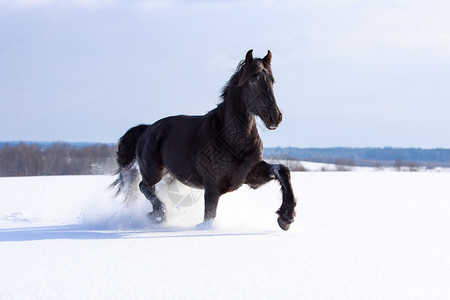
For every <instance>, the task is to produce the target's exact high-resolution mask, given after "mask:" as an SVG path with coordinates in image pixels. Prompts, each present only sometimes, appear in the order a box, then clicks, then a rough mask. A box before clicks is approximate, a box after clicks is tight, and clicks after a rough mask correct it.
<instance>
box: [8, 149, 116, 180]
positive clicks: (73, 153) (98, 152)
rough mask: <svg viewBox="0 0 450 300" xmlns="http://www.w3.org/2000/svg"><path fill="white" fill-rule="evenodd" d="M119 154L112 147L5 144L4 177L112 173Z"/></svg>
mask: <svg viewBox="0 0 450 300" xmlns="http://www.w3.org/2000/svg"><path fill="white" fill-rule="evenodd" d="M115 151H116V146H115V145H109V144H81V146H80V144H68V143H42V144H38V143H11V144H9V143H1V144H0V176H40V175H86V174H106V173H111V172H113V170H114V169H115V168H116V165H115V160H114V155H115Z"/></svg>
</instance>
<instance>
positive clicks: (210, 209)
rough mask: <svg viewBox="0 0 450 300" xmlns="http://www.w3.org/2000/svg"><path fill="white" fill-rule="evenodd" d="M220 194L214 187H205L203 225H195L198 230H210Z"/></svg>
mask: <svg viewBox="0 0 450 300" xmlns="http://www.w3.org/2000/svg"><path fill="white" fill-rule="evenodd" d="M219 197H220V193H219V191H218V190H217V188H215V187H205V217H204V220H203V223H200V224H198V225H197V228H198V229H207V228H210V227H211V226H212V225H213V223H214V219H215V218H216V212H217V205H218V203H219Z"/></svg>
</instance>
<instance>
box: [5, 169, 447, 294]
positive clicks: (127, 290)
mask: <svg viewBox="0 0 450 300" xmlns="http://www.w3.org/2000/svg"><path fill="white" fill-rule="evenodd" d="M112 181H113V178H112V177H110V176H59V177H58V176H55V177H24V178H0V204H1V205H0V299H29V298H33V299H105V298H107V299H144V298H145V299H448V297H449V295H450V173H431V172H427V173H422V172H411V173H404V172H320V173H317V172H303V173H295V172H294V173H292V183H293V187H294V191H295V194H296V197H297V198H298V206H297V218H296V221H295V223H294V224H293V225H292V226H291V229H290V230H289V231H287V232H284V231H282V230H281V229H280V228H279V227H278V225H277V221H276V219H277V216H276V214H275V211H276V210H277V209H278V207H279V206H280V204H281V195H280V190H279V186H278V184H277V183H276V182H272V183H269V184H267V185H266V186H263V187H261V188H260V189H257V190H251V189H250V188H247V187H245V186H244V187H242V188H240V189H239V190H238V191H236V192H233V193H229V194H226V195H224V196H222V198H221V200H220V202H219V208H218V217H217V220H216V223H215V225H214V227H213V228H211V229H209V230H196V229H195V225H196V224H197V223H199V222H201V221H202V215H203V207H202V206H203V201H198V202H196V203H195V205H193V206H190V207H179V208H177V207H176V206H175V205H173V204H171V202H170V201H167V200H168V199H167V197H164V195H163V194H164V187H162V188H160V194H161V197H162V198H164V199H165V201H166V203H167V205H168V210H169V216H168V218H169V220H168V222H167V224H164V225H158V226H156V225H152V224H149V223H148V222H147V219H146V214H147V213H148V212H149V211H151V205H150V204H149V203H147V202H146V200H145V199H144V198H140V199H139V200H138V201H137V202H136V203H135V205H133V206H128V207H126V206H124V205H123V204H122V203H121V199H114V198H111V195H112V192H111V191H109V190H108V189H107V186H108V185H109V184H110V183H111V182H112Z"/></svg>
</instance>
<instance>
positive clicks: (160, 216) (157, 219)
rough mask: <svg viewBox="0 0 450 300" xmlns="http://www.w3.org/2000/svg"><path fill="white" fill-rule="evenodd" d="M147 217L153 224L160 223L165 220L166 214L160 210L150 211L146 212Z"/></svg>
mask: <svg viewBox="0 0 450 300" xmlns="http://www.w3.org/2000/svg"><path fill="white" fill-rule="evenodd" d="M148 218H149V219H150V222H152V223H153V224H160V223H162V222H164V221H165V220H166V215H165V214H164V213H161V212H153V211H152V212H150V213H148Z"/></svg>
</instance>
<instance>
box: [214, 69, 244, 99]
mask: <svg viewBox="0 0 450 300" xmlns="http://www.w3.org/2000/svg"><path fill="white" fill-rule="evenodd" d="M244 64H245V60H242V61H241V62H240V63H239V64H238V66H237V68H236V71H235V72H234V74H233V75H231V77H230V80H228V82H227V83H226V84H225V86H224V87H223V88H222V93H221V94H220V98H222V101H224V100H225V98H226V97H227V94H228V89H229V88H230V86H235V85H237V84H236V82H237V81H238V80H239V79H238V74H239V72H240V71H241V69H242V67H243V66H244Z"/></svg>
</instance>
